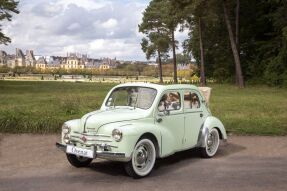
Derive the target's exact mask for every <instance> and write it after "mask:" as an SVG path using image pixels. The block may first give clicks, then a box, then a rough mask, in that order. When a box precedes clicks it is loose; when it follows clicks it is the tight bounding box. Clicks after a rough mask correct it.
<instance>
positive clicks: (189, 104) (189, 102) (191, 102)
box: [184, 91, 200, 109]
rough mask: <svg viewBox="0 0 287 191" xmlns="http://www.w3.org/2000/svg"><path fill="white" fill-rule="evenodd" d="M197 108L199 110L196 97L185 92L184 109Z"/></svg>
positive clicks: (198, 102) (191, 93)
mask: <svg viewBox="0 0 287 191" xmlns="http://www.w3.org/2000/svg"><path fill="white" fill-rule="evenodd" d="M197 108H200V101H199V97H198V95H197V94H196V93H193V92H190V91H185V92H184V109H197Z"/></svg>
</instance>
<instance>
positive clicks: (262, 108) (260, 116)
mask: <svg viewBox="0 0 287 191" xmlns="http://www.w3.org/2000/svg"><path fill="white" fill-rule="evenodd" d="M114 85H115V84H108V83H74V82H40V81H39V82H27V81H25V82H24V81H0V132H1V133H55V132H60V129H61V125H62V123H63V122H64V121H66V120H69V119H74V118H79V117H81V116H82V115H84V114H85V113H87V112H89V111H93V110H96V109H98V108H99V107H100V105H101V103H102V101H103V99H104V96H105V95H106V93H107V92H108V90H109V89H110V88H111V87H113V86H114ZM211 87H212V88H213V89H212V94H211V103H210V107H211V111H212V112H213V115H215V116H217V117H218V118H220V119H221V120H222V121H223V123H224V125H225V126H226V129H227V130H228V131H230V132H233V133H236V134H257V135H287V123H286V122H287V111H286V110H287V90H286V89H278V88H269V87H266V86H247V88H245V89H238V88H237V87H235V86H232V85H226V84H224V85H218V84H213V85H211Z"/></svg>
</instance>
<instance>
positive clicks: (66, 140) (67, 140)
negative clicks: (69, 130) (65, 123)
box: [64, 134, 70, 144]
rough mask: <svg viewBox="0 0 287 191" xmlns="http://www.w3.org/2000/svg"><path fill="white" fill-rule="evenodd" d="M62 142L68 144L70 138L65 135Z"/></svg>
mask: <svg viewBox="0 0 287 191" xmlns="http://www.w3.org/2000/svg"><path fill="white" fill-rule="evenodd" d="M64 142H65V143H66V144H68V143H69V142H70V137H69V136H68V135H67V134H66V135H64Z"/></svg>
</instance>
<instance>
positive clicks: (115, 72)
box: [0, 60, 197, 80]
mask: <svg viewBox="0 0 287 191" xmlns="http://www.w3.org/2000/svg"><path fill="white" fill-rule="evenodd" d="M165 62H166V64H165V65H164V66H163V69H164V72H163V76H166V77H169V76H172V74H173V67H172V65H171V64H167V62H168V60H166V61H165ZM196 71H197V68H196V67H192V68H191V69H187V70H182V71H180V72H179V78H181V79H183V78H184V79H185V80H191V77H192V76H194V74H195V72H196ZM0 73H1V74H2V76H0V77H7V76H12V77H13V76H21V75H25V74H52V75H57V76H62V75H83V76H126V77H127V76H150V77H156V78H158V72H157V67H155V66H150V65H147V64H142V63H135V64H128V63H124V64H120V65H119V66H118V67H117V68H111V69H107V70H101V69H96V68H94V69H69V70H66V69H63V68H46V69H37V68H35V67H20V66H17V67H15V68H9V67H7V66H1V67H0Z"/></svg>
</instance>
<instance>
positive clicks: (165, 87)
mask: <svg viewBox="0 0 287 191" xmlns="http://www.w3.org/2000/svg"><path fill="white" fill-rule="evenodd" d="M126 86H141V87H148V88H154V89H157V90H161V91H164V90H177V89H196V90H198V87H197V86H194V85H190V84H171V85H160V84H154V83H145V82H129V83H124V84H119V85H117V86H116V87H115V88H117V87H126Z"/></svg>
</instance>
